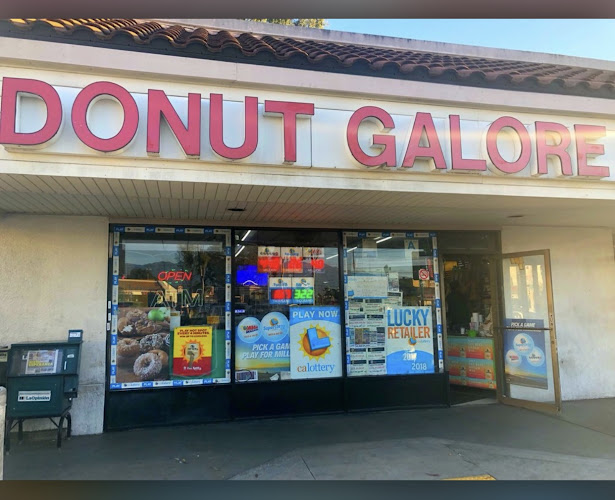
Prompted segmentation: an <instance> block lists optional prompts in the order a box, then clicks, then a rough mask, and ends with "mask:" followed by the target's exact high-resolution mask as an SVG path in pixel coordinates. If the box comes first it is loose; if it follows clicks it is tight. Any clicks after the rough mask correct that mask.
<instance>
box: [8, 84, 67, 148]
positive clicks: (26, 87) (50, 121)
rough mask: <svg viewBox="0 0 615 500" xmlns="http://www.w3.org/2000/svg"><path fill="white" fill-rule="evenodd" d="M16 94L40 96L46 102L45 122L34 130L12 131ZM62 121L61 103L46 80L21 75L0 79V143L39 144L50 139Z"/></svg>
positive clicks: (15, 144) (13, 127) (17, 144)
mask: <svg viewBox="0 0 615 500" xmlns="http://www.w3.org/2000/svg"><path fill="white" fill-rule="evenodd" d="M19 94H33V95H35V96H38V97H40V98H41V99H42V100H43V102H44V103H45V106H47V120H46V121H45V125H43V128H41V129H40V130H37V131H36V132H26V133H23V132H16V131H15V121H16V117H17V116H16V115H17V100H18V99H19ZM61 125H62V103H61V102H60V96H59V95H58V93H57V92H56V90H55V89H54V88H53V87H52V86H51V85H49V84H48V83H45V82H41V81H39V80H28V79H25V78H9V77H4V78H3V79H2V115H1V116H0V144H5V145H12V146H41V145H43V144H45V143H46V142H49V141H50V140H51V139H53V138H54V137H55V136H56V134H57V133H58V132H59V130H60V126H61Z"/></svg>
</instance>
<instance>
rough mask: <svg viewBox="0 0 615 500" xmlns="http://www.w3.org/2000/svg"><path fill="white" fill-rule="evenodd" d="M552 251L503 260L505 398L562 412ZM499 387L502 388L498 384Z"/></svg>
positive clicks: (501, 343) (501, 342) (501, 393)
mask: <svg viewBox="0 0 615 500" xmlns="http://www.w3.org/2000/svg"><path fill="white" fill-rule="evenodd" d="M549 262H550V259H549V251H548V250H542V251H535V252H525V253H516V254H505V255H503V256H502V281H501V283H502V303H503V308H502V314H501V326H500V328H499V329H500V331H501V335H499V336H498V337H499V339H498V340H499V342H498V343H499V348H500V352H501V353H502V356H501V358H502V359H503V364H504V367H503V368H504V370H500V373H501V374H502V375H501V377H500V378H501V382H502V384H501V385H500V391H499V396H500V400H501V401H502V402H503V403H507V404H511V405H516V406H523V407H526V408H531V409H536V410H545V411H559V410H560V407H561V395H560V385H559V370H558V361H557V344H556V337H555V320H554V315H553V294H552V289H551V271H550V263H549ZM498 385H499V384H498Z"/></svg>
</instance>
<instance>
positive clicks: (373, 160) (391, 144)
mask: <svg viewBox="0 0 615 500" xmlns="http://www.w3.org/2000/svg"><path fill="white" fill-rule="evenodd" d="M363 120H371V121H376V122H378V123H379V124H381V125H382V126H383V127H384V131H385V132H388V131H389V130H391V129H393V128H395V123H394V122H393V118H392V117H391V115H390V114H388V113H387V112H386V111H385V110H384V109H382V108H377V107H375V106H364V107H362V108H359V109H357V110H356V111H355V112H354V113H353V114H352V116H351V117H350V120H349V121H348V128H347V129H346V142H347V143H348V147H349V148H350V153H351V154H352V156H354V158H355V160H357V161H358V162H359V163H361V164H362V165H365V166H366V167H380V166H385V167H394V166H395V163H396V154H395V136H392V135H382V134H374V136H373V137H372V141H373V146H372V147H379V148H381V149H382V152H381V153H380V154H379V155H376V156H370V155H368V154H365V152H364V151H363V150H362V149H361V146H359V125H360V124H361V122H362V121H363Z"/></svg>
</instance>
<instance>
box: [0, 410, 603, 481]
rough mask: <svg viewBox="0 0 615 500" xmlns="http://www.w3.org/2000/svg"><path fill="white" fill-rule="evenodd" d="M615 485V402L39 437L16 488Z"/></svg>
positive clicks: (15, 461) (7, 472) (19, 454)
mask: <svg viewBox="0 0 615 500" xmlns="http://www.w3.org/2000/svg"><path fill="white" fill-rule="evenodd" d="M482 474H489V475H491V476H493V477H495V478H496V479H613V478H615V399H603V400H590V401H581V402H573V403H564V407H563V411H562V414H561V415H559V416H551V415H545V414H541V413H537V412H533V411H529V410H524V409H520V408H512V407H507V406H503V405H499V404H466V405H460V406H455V407H452V408H448V409H427V410H406V411H392V412H377V413H361V414H339V415H321V416H311V417H296V418H281V419H266V420H251V421H235V422H225V423H217V424H209V425H193V426H182V427H169V428H156V429H137V430H132V431H125V432H115V433H107V434H102V435H97V436H79V437H73V438H72V439H71V440H69V441H65V442H64V444H63V446H62V449H61V450H60V451H58V450H57V449H56V448H55V441H54V437H53V436H52V435H50V434H47V433H32V434H30V435H27V436H26V439H25V440H24V442H23V443H22V444H17V443H16V441H15V442H14V444H13V446H12V449H11V453H10V454H9V455H7V456H6V457H5V464H4V478H5V479H424V480H439V479H446V478H452V477H462V476H470V475H472V476H475V475H482Z"/></svg>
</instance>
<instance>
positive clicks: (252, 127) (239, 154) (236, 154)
mask: <svg viewBox="0 0 615 500" xmlns="http://www.w3.org/2000/svg"><path fill="white" fill-rule="evenodd" d="M245 110H246V113H245V127H244V130H245V134H244V140H243V144H242V145H241V146H239V147H238V148H231V147H228V146H227V145H226V144H224V134H223V130H224V127H223V113H222V94H210V96H209V142H210V143H211V148H212V149H213V150H214V152H215V153H217V154H219V155H220V156H222V157H223V158H227V159H228V160H240V159H242V158H247V157H248V156H250V155H251V154H252V153H254V151H255V150H256V146H257V145H258V99H257V98H256V97H246V104H245Z"/></svg>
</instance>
